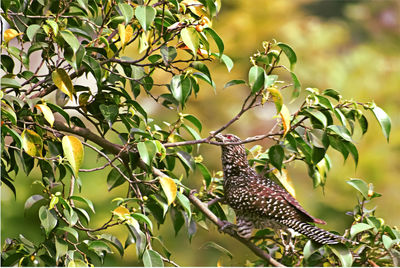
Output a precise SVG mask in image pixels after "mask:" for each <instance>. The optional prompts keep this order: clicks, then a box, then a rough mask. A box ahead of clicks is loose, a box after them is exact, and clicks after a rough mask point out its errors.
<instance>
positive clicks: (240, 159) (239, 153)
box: [214, 133, 248, 167]
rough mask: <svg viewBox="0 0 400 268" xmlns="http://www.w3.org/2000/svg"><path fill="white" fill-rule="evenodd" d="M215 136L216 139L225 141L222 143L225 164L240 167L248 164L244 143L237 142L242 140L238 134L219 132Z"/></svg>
mask: <svg viewBox="0 0 400 268" xmlns="http://www.w3.org/2000/svg"><path fill="white" fill-rule="evenodd" d="M214 137H215V140H216V141H218V142H222V143H224V144H223V145H221V148H222V163H223V165H224V166H226V165H229V166H232V167H235V166H236V167H239V166H246V165H248V162H247V156H246V150H245V148H244V145H243V144H235V143H238V142H241V141H242V140H241V139H240V138H239V137H238V136H236V135H233V134H221V133H218V134H217V135H215V136H214ZM232 143H233V144H232Z"/></svg>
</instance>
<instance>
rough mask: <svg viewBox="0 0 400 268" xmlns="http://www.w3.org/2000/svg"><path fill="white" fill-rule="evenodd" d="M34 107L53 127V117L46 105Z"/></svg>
mask: <svg viewBox="0 0 400 268" xmlns="http://www.w3.org/2000/svg"><path fill="white" fill-rule="evenodd" d="M36 107H37V108H38V109H39V110H40V111H41V112H42V114H43V116H44V119H46V121H47V122H48V123H49V124H50V126H51V127H53V124H54V115H53V112H52V111H51V110H50V108H49V107H48V106H47V105H46V104H36Z"/></svg>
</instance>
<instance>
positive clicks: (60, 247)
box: [55, 238, 68, 261]
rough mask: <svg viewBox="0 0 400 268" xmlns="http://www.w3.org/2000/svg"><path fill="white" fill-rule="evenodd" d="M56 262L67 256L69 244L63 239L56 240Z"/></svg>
mask: <svg viewBox="0 0 400 268" xmlns="http://www.w3.org/2000/svg"><path fill="white" fill-rule="evenodd" d="M55 245H56V261H58V259H59V258H60V257H62V256H64V255H65V254H67V251H68V243H67V242H66V241H64V240H63V239H58V238H56V243H55Z"/></svg>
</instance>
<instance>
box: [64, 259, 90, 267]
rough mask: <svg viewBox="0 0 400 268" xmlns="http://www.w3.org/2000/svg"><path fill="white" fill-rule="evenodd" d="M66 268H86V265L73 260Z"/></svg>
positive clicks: (81, 261)
mask: <svg viewBox="0 0 400 268" xmlns="http://www.w3.org/2000/svg"><path fill="white" fill-rule="evenodd" d="M68 267H88V264H87V263H86V262H85V261H83V260H81V259H74V260H72V261H70V262H69V263H68Z"/></svg>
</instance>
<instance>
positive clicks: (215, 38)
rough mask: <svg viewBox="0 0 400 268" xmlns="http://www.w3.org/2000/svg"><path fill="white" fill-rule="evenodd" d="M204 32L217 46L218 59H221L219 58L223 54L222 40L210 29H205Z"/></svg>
mask: <svg viewBox="0 0 400 268" xmlns="http://www.w3.org/2000/svg"><path fill="white" fill-rule="evenodd" d="M204 32H205V33H206V34H208V35H210V36H211V37H212V38H213V39H214V42H215V43H216V44H217V47H218V51H219V53H218V54H219V58H221V56H222V55H223V53H224V42H223V41H222V39H221V38H220V37H219V35H218V34H217V33H216V32H215V31H214V30H213V29H211V28H209V27H208V28H205V29H204Z"/></svg>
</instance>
